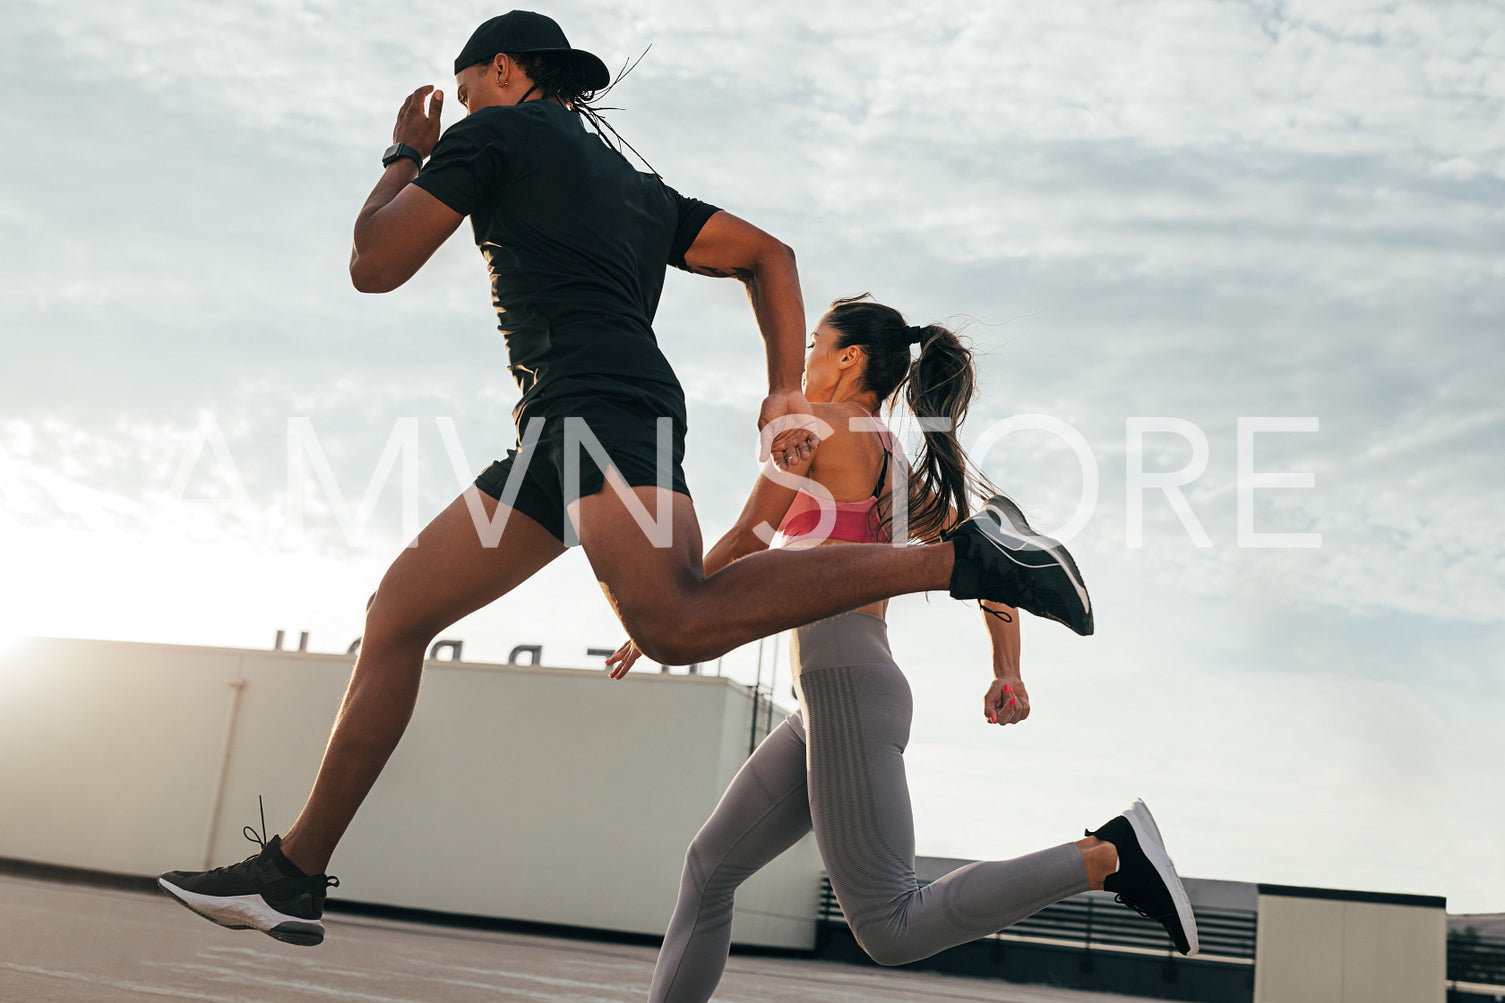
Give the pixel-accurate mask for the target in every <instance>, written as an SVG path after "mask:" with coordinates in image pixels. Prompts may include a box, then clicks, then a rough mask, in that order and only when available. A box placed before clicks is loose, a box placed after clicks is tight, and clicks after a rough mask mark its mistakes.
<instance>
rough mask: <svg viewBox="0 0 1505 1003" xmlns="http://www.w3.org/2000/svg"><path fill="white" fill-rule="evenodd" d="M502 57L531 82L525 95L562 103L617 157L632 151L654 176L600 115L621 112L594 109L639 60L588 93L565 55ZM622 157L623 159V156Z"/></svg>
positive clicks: (612, 109) (553, 53)
mask: <svg viewBox="0 0 1505 1003" xmlns="http://www.w3.org/2000/svg"><path fill="white" fill-rule="evenodd" d="M647 54H648V53H647V50H644V52H643V55H644V56H646V55H647ZM505 55H506V57H507V58H508V59H510V60H512V61H513V62H514V63H516V64H517V65H518V67H519V68H521V69H522V71H523V72H524V73H526V74H527V75H528V79H529V80H532V81H533V87H532V88H531V89H530V90H529V91H528V94H532V93H533V91H538V92H539V93H540V94H541V95H542V96H543V99H544V100H545V101H560V102H562V103H563V104H564V105H565V106H566V107H569V108H571V109H573V110H574V111H575V113H576V114H577V115H579V116H580V117H581V118H583V119H585V120H586V121H587V122H589V123H590V124H591V128H593V129H595V130H596V134H597V135H598V136H600V137H601V139H602V140H604V141H605V142H606V144H607V145H608V146H610V147H611V148H612V149H614V150H616V151H617V152H618V153H622V147H624V146H625V147H627V149H629V150H632V152H633V153H634V154H635V155H636V156H637V158H638V159H639V160H642V161H643V164H644V165H645V166H646V167H647V168H648V170H650V171H653V173H654V174H657V173H658V172H657V171H654V170H653V165H651V164H649V163H648V161H647V160H644V159H643V155H642V154H641V153H638V151H637V149H636V148H634V147H633V145H632V144H631V143H629V142H627V140H625V139H623V138H622V135H621V133H619V132H617V130H616V129H614V128H612V125H611V123H610V122H608V121H606V119H605V117H603V116H602V114H601V112H603V111H620V110H621V109H620V108H600V107H597V105H596V102H597V101H598V100H600V99H601V98H603V97H605V96H606V95H607V93H608V92H609V91H610V90H611V89H612V88H613V87H615V86H616V85H617V84H619V83H621V82H622V78H623V77H625V76H627V74H629V73H631V72H632V71H633V69H634V68H635V67H636V66H637V64H638V63H639V62H642V59H643V56H639V57H638V58H637V61H636V62H634V63H633V64H632V65H631V66H624V67H623V69H622V71H621V72H620V73H618V74H617V75H616V78H615V79H613V80H612V82H611V83H609V84H607V85H606V86H605V87H602V88H600V89H590V88H587V87H586V86H585V85H584V84H583V83H582V74H581V73H580V71H579V69H578V68H577V67H576V64H575V62H574V61H573V60H572V59H570V58H569V54H568V53H560V52H518V53H511V52H508V53H505ZM523 96H524V97H525V98H526V97H527V96H528V95H527V94H525V95H523ZM607 133H610V134H611V135H610V137H608V136H607ZM622 155H623V156H624V157H625V156H626V154H622Z"/></svg>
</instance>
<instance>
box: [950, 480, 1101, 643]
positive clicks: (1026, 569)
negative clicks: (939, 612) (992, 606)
mask: <svg viewBox="0 0 1505 1003" xmlns="http://www.w3.org/2000/svg"><path fill="white" fill-rule="evenodd" d="M943 539H945V540H949V541H951V543H952V545H953V546H954V547H955V548H956V564H955V566H954V567H953V568H952V569H951V595H952V597H953V598H956V599H988V600H991V601H992V602H1001V603H1007V604H1008V605H1010V606H1016V607H1018V608H1019V609H1022V610H1025V611H1027V612H1030V613H1033V614H1035V616H1043V617H1045V618H1047V619H1050V620H1055V621H1057V622H1059V623H1064V624H1065V625H1066V626H1068V627H1070V628H1071V629H1072V630H1074V631H1076V632H1077V633H1078V634H1081V635H1083V636H1086V635H1088V634H1091V633H1092V629H1093V628H1092V600H1091V599H1090V598H1088V596H1087V586H1086V585H1085V584H1084V583H1083V582H1082V573H1081V572H1080V571H1078V570H1077V566H1076V561H1073V560H1072V559H1071V555H1070V554H1069V553H1067V552H1066V548H1065V547H1063V546H1062V545H1061V544H1060V543H1059V542H1058V541H1056V540H1052V539H1051V538H1050V537H1048V536H1041V535H1040V534H1039V533H1036V532H1035V531H1034V530H1033V529H1031V528H1030V525H1029V523H1028V522H1026V521H1025V519H1024V513H1023V512H1020V511H1019V506H1017V505H1015V504H1014V503H1013V502H1012V501H1010V500H1009V498H1008V497H1007V496H1005V495H996V496H994V497H993V498H992V499H991V500H989V502H988V503H987V504H986V505H984V506H983V508H982V511H980V512H978V513H977V514H976V515H974V516H972V517H971V518H970V519H967V520H965V521H963V522H962V523H960V524H959V525H958V526H957V527H956V528H955V529H953V530H951V531H950V532H948V533H946V534H945V536H944V537H943Z"/></svg>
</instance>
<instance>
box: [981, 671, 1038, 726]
mask: <svg viewBox="0 0 1505 1003" xmlns="http://www.w3.org/2000/svg"><path fill="white" fill-rule="evenodd" d="M982 712H983V716H984V717H986V718H987V719H988V723H989V724H1018V723H1019V722H1020V721H1023V720H1024V719H1025V718H1027V717H1029V692H1028V691H1027V690H1026V689H1025V688H1024V680H1022V679H1020V678H1019V677H1018V676H1002V677H1000V678H998V679H995V680H993V682H992V685H990V686H989V687H988V692H987V695H986V696H984V697H983V698H982Z"/></svg>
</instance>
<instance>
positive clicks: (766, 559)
mask: <svg viewBox="0 0 1505 1003" xmlns="http://www.w3.org/2000/svg"><path fill="white" fill-rule="evenodd" d="M455 83H456V90H457V96H458V98H459V101H460V103H461V105H463V106H464V107H465V108H466V110H467V112H468V115H467V117H465V118H464V119H462V120H460V121H459V122H457V123H455V124H454V125H452V126H450V128H449V129H448V130H446V131H445V132H444V134H443V137H442V138H441V137H440V129H439V115H440V110H441V108H442V104H443V94H442V93H441V92H438V91H434V90H433V88H432V87H421V88H419V89H418V90H416V91H414V92H413V93H412V94H411V95H409V97H408V98H407V100H406V101H405V102H404V103H403V105H402V108H401V110H400V111H399V112H398V117H397V125H396V127H395V129H394V131H393V146H392V147H391V148H389V150H388V152H387V154H386V156H384V157H383V161H382V162H383V164H384V166H385V171H384V173H383V174H382V177H381V180H380V181H378V182H377V185H376V188H375V189H374V190H373V191H372V193H371V195H370V197H369V198H368V199H367V200H366V204H365V206H364V207H363V208H362V209H361V212H360V215H359V217H358V219H357V220H356V225H355V241H354V248H353V250H352V253H351V258H350V276H351V279H352V281H353V282H354V283H355V287H356V288H357V289H359V290H361V291H362V292H373V293H375V292H386V291H389V290H391V289H395V288H397V287H398V286H400V285H402V284H403V283H404V282H406V281H407V280H408V279H409V278H411V277H412V275H413V274H414V273H415V272H417V271H418V269H419V268H420V267H421V266H422V265H423V263H424V262H425V261H427V260H428V258H429V257H430V256H431V255H432V254H433V253H434V251H435V250H437V249H438V247H439V245H440V244H442V243H443V242H444V241H445V240H446V239H447V238H448V237H449V236H450V234H452V233H453V232H454V231H455V229H456V228H457V227H459V225H460V223H461V221H462V220H463V219H464V218H465V217H466V216H469V217H470V219H471V225H472V227H473V229H474V231H475V240H476V244H477V246H478V247H479V248H480V250H481V253H482V254H483V255H484V256H485V258H486V262H487V265H488V268H489V270H490V273H491V284H492V298H493V301H494V303H495V305H496V309H497V314H498V317H499V321H500V328H501V331H502V334H503V336H504V337H505V338H506V340H507V350H508V353H509V358H510V361H511V369H512V373H513V375H514V377H515V378H516V379H517V382H518V386H519V387H520V388H521V390H522V392H523V395H522V399H521V401H519V403H518V405H517V408H516V410H515V411H514V413H513V417H514V419H515V420H516V422H517V425H518V432H519V441H518V445H517V446H516V447H515V448H513V449H511V450H509V451H508V454H507V457H506V458H505V459H503V460H500V461H497V462H495V463H493V464H491V466H490V467H488V468H487V469H486V470H485V471H484V472H483V473H482V474H481V475H480V477H478V478H477V480H476V483H475V485H474V486H473V487H471V488H468V489H467V490H466V491H465V492H463V493H462V494H461V495H460V497H458V498H456V499H455V500H454V501H453V502H452V503H451V504H450V505H449V506H448V507H447V508H446V509H445V510H444V511H443V512H441V513H440V514H439V515H438V516H437V517H436V518H435V519H434V521H433V522H431V523H430V524H429V525H428V526H426V527H425V528H424V529H423V531H422V532H421V533H420V534H419V536H418V539H417V541H416V544H415V545H414V546H411V547H409V548H407V549H405V550H404V551H403V552H402V553H401V554H400V555H399V556H398V557H397V559H396V560H395V561H394V562H393V564H392V566H391V568H390V569H388V571H387V573H386V575H385V576H384V577H383V579H382V582H381V585H380V587H379V588H378V590H377V592H376V595H375V596H373V597H372V600H371V603H370V605H369V607H368V610H367V614H366V626H365V632H364V635H363V641H362V644H361V651H360V655H359V658H358V659H357V661H356V666H355V671H354V672H353V674H352V676H351V679H350V684H349V688H348V690H347V691H346V694H345V698H344V702H343V704H342V705H341V708H340V713H339V717H338V718H337V719H336V722H335V727H334V731H333V733H332V734H331V736H330V739H329V745H328V747H327V748H326V750H325V753H324V760H323V763H322V764H321V766H320V768H319V774H318V777H317V779H316V781H315V783H314V787H313V791H312V793H311V794H310V795H309V799H308V802H307V804H306V805H305V806H304V809H303V811H302V813H301V814H300V815H299V817H298V820H297V821H296V822H295V823H294V824H293V826H292V827H291V828H290V829H289V830H288V833H287V837H286V839H281V838H280V837H277V836H274V837H272V839H271V840H270V841H264V843H263V847H262V851H261V852H260V853H259V854H257V855H255V856H253V857H250V858H248V859H247V860H246V861H243V862H241V863H239V864H235V865H232V866H231V867H226V868H219V869H217V870H214V871H208V872H183V871H173V872H169V873H167V874H165V875H163V876H162V878H161V882H160V883H161V886H162V888H163V889H164V890H165V891H167V892H168V893H169V894H171V895H173V896H174V897H175V898H177V899H178V900H179V901H180V902H182V903H183V904H184V905H186V906H188V907H189V908H191V909H193V910H194V911H195V912H198V913H200V914H201V915H204V916H206V917H207V918H209V919H212V920H213V921H215V922H217V923H220V924H221V925H224V926H230V927H237V928H254V929H259V930H262V931H263V932H266V933H269V934H270V935H271V936H273V937H276V938H277V939H279V940H284V941H287V942H289V943H295V944H317V943H319V942H320V941H321V940H322V939H323V936H324V928H323V923H322V921H321V916H322V911H323V903H324V895H325V888H326V885H327V884H329V883H331V882H332V881H333V879H330V878H326V877H325V875H324V873H323V872H324V870H325V868H326V867H327V865H328V862H329V859H330V857H331V855H332V854H333V853H334V848H335V845H336V844H337V843H338V841H339V839H340V837H341V836H342V835H343V834H344V832H345V829H346V827H347V826H348V825H349V823H350V821H351V819H352V818H353V817H354V815H355V812H356V810H357V809H358V808H359V806H360V804H361V802H362V800H364V798H365V796H366V794H367V793H368V792H369V791H370V789H371V786H372V784H374V783H375V781H376V778H377V776H378V775H379V774H380V772H381V770H382V768H383V766H384V765H385V764H386V761H387V758H388V756H389V755H390V754H391V752H392V750H393V748H395V746H396V744H397V741H398V739H399V738H400V737H401V735H402V732H403V730H404V728H405V727H406V725H407V722H408V718H409V717H410V716H411V714H412V710H413V705H414V702H415V701H416V699H417V696H418V683H419V677H420V675H421V673H422V668H423V658H424V654H425V652H426V651H427V648H428V645H429V643H430V641H431V640H432V639H433V638H434V636H435V635H436V634H438V632H439V631H441V630H442V629H444V628H445V627H446V626H448V625H449V624H451V623H453V622H454V621H456V620H458V619H460V618H461V617H463V616H465V615H466V614H468V613H471V612H472V611H474V610H477V609H479V608H481V607H482V606H485V605H486V604H488V603H490V602H491V601H493V600H494V599H497V598H498V597H500V596H502V595H504V594H506V593H507V592H509V591H511V590H512V589H513V588H515V587H516V586H518V585H520V584H521V583H522V582H523V581H525V580H526V579H527V578H528V577H529V576H531V575H532V574H533V573H534V572H536V571H538V570H539V569H540V568H542V567H543V566H544V565H546V564H548V563H549V562H550V561H552V560H554V558H556V557H558V556H559V555H560V554H562V553H564V551H565V549H566V545H567V543H573V542H575V539H576V538H577V534H578V542H579V543H580V544H581V545H582V546H583V548H584V550H585V554H586V557H587V558H588V559H589V560H590V562H591V567H592V569H593V570H594V572H595V574H596V577H597V579H598V580H599V581H600V583H601V586H602V588H603V589H604V590H605V592H606V594H607V597H608V599H609V600H610V601H611V603H612V606H613V608H614V609H615V610H616V612H617V614H618V616H619V617H620V618H621V620H622V624H623V626H624V627H625V628H626V629H627V632H628V634H629V636H631V637H632V638H633V639H634V640H635V641H636V642H637V644H638V647H639V648H640V649H641V650H642V651H643V652H644V653H645V654H646V655H648V656H649V657H650V658H654V659H657V660H659V661H662V662H665V663H669V664H685V663H689V662H695V661H704V660H708V659H711V658H715V657H717V656H718V655H720V654H723V653H725V652H727V651H729V650H731V649H732V648H735V647H737V646H738V645H741V644H744V643H746V642H748V641H752V640H755V639H757V638H760V637H765V636H767V635H768V634H771V633H775V632H777V631H780V630H785V629H787V628H790V627H794V626H797V625H799V624H803V623H808V622H810V621H812V620H817V619H820V618H823V617H827V616H832V615H835V614H837V613H841V612H844V611H846V610H849V609H854V608H856V607H858V606H862V605H864V604H866V603H869V602H874V601H876V600H879V599H884V598H887V597H890V596H895V595H900V594H902V593H907V592H919V591H926V590H931V589H943V588H949V589H950V591H951V594H952V595H953V596H956V597H957V598H984V599H991V600H994V601H997V602H1001V603H1007V604H1009V605H1011V606H1016V607H1020V608H1023V609H1026V610H1029V611H1030V612H1034V613H1037V614H1040V615H1044V616H1049V617H1051V618H1052V619H1057V620H1060V621H1061V622H1063V623H1066V624H1067V625H1068V626H1070V627H1072V629H1074V630H1076V631H1077V632H1078V633H1083V634H1086V633H1090V632H1091V630H1092V611H1091V607H1090V603H1089V601H1088V599H1087V593H1086V590H1085V588H1084V587H1083V586H1082V584H1081V578H1080V575H1079V574H1078V573H1077V571H1076V568H1075V565H1074V564H1073V563H1072V561H1071V558H1070V555H1068V554H1067V553H1066V552H1065V550H1064V548H1062V547H1061V546H1060V544H1058V543H1056V542H1055V541H1053V540H1050V539H1049V538H1046V537H1041V536H1037V535H1034V534H1033V533H1032V532H1031V531H1030V530H1029V527H1028V526H1027V525H1023V524H1022V522H1020V521H1019V520H1018V519H1016V518H1015V517H1014V516H1013V515H1010V514H1009V513H1010V512H1013V511H1016V510H1014V509H1012V506H991V505H990V506H989V507H987V508H985V509H984V510H983V511H982V512H979V513H978V514H977V515H976V516H974V517H973V518H972V519H970V520H968V521H966V522H964V523H962V524H961V525H960V526H959V527H958V528H957V529H956V530H954V531H953V532H952V533H951V534H949V535H948V538H947V540H946V541H945V542H942V543H937V544H934V545H928V546H911V547H892V546H887V545H882V544H875V545H849V546H843V547H822V548H815V549H812V550H806V551H788V550H777V551H769V552H766V553H761V554H755V555H752V556H750V557H748V558H745V559H743V560H741V561H738V562H736V563H735V564H733V565H732V566H730V567H728V568H726V569H725V570H723V571H721V572H719V573H718V574H716V575H714V576H712V577H710V578H706V577H705V575H704V573H703V569H702V564H701V554H702V545H701V537H700V528H699V525H698V523H697V521H696V517H695V510H694V506H693V504H692V503H691V501H690V496H689V492H688V489H687V488H686V485H685V480H684V474H683V472H682V471H681V469H680V461H681V459H682V457H683V454H684V436H685V404H684V394H683V392H682V390H681V389H680V386H679V382H678V380H677V379H676V378H675V376H674V372H673V370H672V369H671V368H670V367H669V363H668V361H667V360H666V359H665V358H664V356H663V353H662V352H661V351H660V350H659V347H658V343H657V341H656V340H655V338H654V334H653V328H652V321H653V316H654V312H655V310H656V308H657V305H658V299H659V294H660V292H661V290H662V288H663V280H664V269H665V267H666V265H674V266H677V267H680V268H684V269H687V270H689V271H692V272H696V273H698V274H702V275H711V276H720V277H735V278H737V279H738V280H740V281H741V282H742V283H743V284H744V285H745V286H746V287H747V292H748V297H749V299H750V301H751V304H752V308H753V314H754V317H755V319H756V322H757V325H758V329H759V331H760V332H761V334H762V336H763V340H764V342H765V345H766V349H767V358H768V378H769V392H768V396H767V397H766V398H765V399H764V401H763V405H762V408H761V412H760V414H759V418H758V426H759V428H760V429H764V430H765V435H764V445H763V452H764V458H765V459H768V458H769V457H770V456H771V458H772V460H773V462H774V463H776V464H779V465H781V466H782V465H783V464H784V463H786V462H787V461H788V460H789V459H792V458H794V457H796V456H799V457H800V458H803V459H808V458H809V455H810V451H811V450H812V449H813V448H814V446H815V444H816V443H815V437H814V435H813V433H812V432H810V431H809V430H808V429H807V428H805V427H803V426H802V425H801V422H800V418H799V416H801V415H808V414H809V413H810V407H809V405H808V404H807V403H806V402H805V399H804V395H803V393H802V392H801V389H800V375H801V373H802V371H803V347H804V343H805V316H804V305H803V302H802V300H801V297H800V287H799V276H798V273H797V271H796V269H795V261H794V253H793V252H792V251H791V250H790V249H789V248H788V247H787V246H785V245H784V244H783V243H782V242H780V241H778V240H776V239H774V238H773V237H771V236H769V235H768V234H767V233H764V232H763V231H762V230H759V229H758V228H757V227H755V226H753V225H752V224H750V223H747V222H745V221H743V220H741V219H738V218H737V217H736V216H733V215H732V214H730V213H728V212H725V211H722V210H719V209H717V208H715V207H714V206H711V205H708V204H706V203H704V202H699V201H696V200H695V199H691V198H686V197H684V196H682V195H680V194H679V193H678V192H676V191H675V190H674V189H672V188H670V187H668V186H667V185H666V184H664V182H663V181H662V179H660V178H659V177H658V176H656V175H653V174H646V173H642V172H639V171H637V170H635V169H634V168H633V167H632V166H631V164H629V163H628V162H627V160H626V158H625V157H623V156H622V155H621V154H620V153H619V152H618V151H617V150H616V149H614V148H613V147H612V146H610V145H608V144H607V143H606V142H605V141H604V140H603V138H602V137H601V136H600V135H598V134H597V133H592V132H591V131H588V130H587V129H586V128H585V127H584V122H583V121H582V118H590V119H591V121H592V122H593V123H595V122H596V121H597V119H596V117H595V114H594V112H593V110H592V109H590V107H589V101H590V99H591V97H592V96H593V94H594V93H595V92H597V91H599V90H601V89H602V88H604V87H606V86H607V84H608V83H609V74H608V73H607V71H606V67H605V65H604V64H603V63H602V62H601V60H600V59H598V58H596V57H595V56H593V55H591V54H589V53H587V52H583V51H581V50H579V49H573V48H571V47H570V45H569V42H568V41H567V40H566V39H565V36H564V33H563V32H562V31H561V30H560V28H559V26H558V25H557V24H555V23H554V22H553V21H552V20H551V19H549V18H547V17H544V16H543V15H540V14H534V13H531V12H528V11H512V12H510V13H507V14H504V15H501V16H500V17H496V18H492V19H491V20H489V21H487V22H485V23H484V24H482V25H481V26H480V27H479V28H477V29H476V31H475V33H474V34H473V35H472V36H471V38H470V40H469V41H468V42H467V43H466V45H465V48H464V49H463V50H462V51H461V54H460V56H459V58H458V59H456V60H455ZM431 92H432V93H431ZM425 105H427V107H425ZM598 129H599V127H598ZM430 153H432V157H430V156H429V154H430ZM426 159H427V160H428V163H427V164H423V161H424V160H426ZM420 167H421V169H420ZM781 418H782V419H784V421H783V422H780V423H779V425H781V426H785V427H783V430H782V431H780V432H779V434H778V435H777V436H773V435H772V431H771V430H770V429H768V426H769V424H770V423H771V422H777V420H778V419H781ZM776 427H777V426H776ZM582 454H583V455H582ZM607 488H610V490H606V489H607ZM263 835H264V834H263Z"/></svg>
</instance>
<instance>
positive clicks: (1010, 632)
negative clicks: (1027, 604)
mask: <svg viewBox="0 0 1505 1003" xmlns="http://www.w3.org/2000/svg"><path fill="white" fill-rule="evenodd" d="M980 605H981V606H982V618H983V622H984V623H985V624H986V625H987V628H988V641H989V643H990V644H991V645H992V647H993V682H992V683H991V684H990V685H989V686H988V692H987V693H986V695H984V696H983V699H982V710H983V715H984V716H985V717H987V719H988V721H989V723H991V724H1017V723H1018V722H1020V721H1023V720H1024V719H1025V718H1027V717H1029V691H1028V690H1026V689H1025V688H1024V680H1023V679H1021V678H1020V676H1019V611H1018V610H1016V609H1014V608H1013V607H1012V606H1005V605H1004V604H1003V603H996V602H987V601H984V602H982V603H981V604H980Z"/></svg>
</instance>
